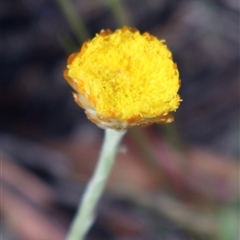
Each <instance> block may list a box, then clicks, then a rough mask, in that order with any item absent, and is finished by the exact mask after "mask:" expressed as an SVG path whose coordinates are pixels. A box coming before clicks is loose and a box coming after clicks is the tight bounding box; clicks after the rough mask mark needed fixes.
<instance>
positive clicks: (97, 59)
mask: <svg viewBox="0 0 240 240" xmlns="http://www.w3.org/2000/svg"><path fill="white" fill-rule="evenodd" d="M64 77H65V78H66V80H67V82H68V83H69V84H70V85H71V86H72V87H73V89H74V90H75V91H76V92H75V93H74V94H73V95H74V98H75V101H76V102H77V103H78V104H79V105H80V106H81V107H82V108H84V109H85V112H86V114H87V116H88V118H89V119H90V120H91V121H92V122H94V123H95V124H97V125H98V126H99V127H101V128H114V129H125V128H129V127H131V126H135V125H140V126H142V125H150V124H152V123H159V124H163V123H170V122H172V121H173V116H172V114H171V112H172V111H175V110H176V109H177V108H178V106H179V103H180V101H181V100H180V97H179V95H178V90H179V87H180V80H179V73H178V69H177V66H176V64H175V63H174V62H173V60H172V54H171V52H170V51H169V49H168V48H167V46H166V45H165V43H164V41H163V40H158V39H157V38H156V37H154V36H152V35H150V34H148V33H143V34H140V33H139V31H138V30H136V29H133V28H128V27H123V28H122V29H118V30H116V31H115V32H111V31H110V30H102V31H101V32H100V33H99V34H97V35H96V36H95V37H94V38H93V39H92V40H90V41H87V42H85V43H84V44H83V46H82V48H81V50H80V52H78V53H74V54H72V55H70V57H69V58H68V64H67V70H65V71H64Z"/></svg>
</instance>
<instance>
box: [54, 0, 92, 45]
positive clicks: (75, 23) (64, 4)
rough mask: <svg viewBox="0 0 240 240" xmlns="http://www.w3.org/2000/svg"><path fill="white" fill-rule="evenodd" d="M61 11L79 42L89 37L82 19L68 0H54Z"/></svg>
mask: <svg viewBox="0 0 240 240" xmlns="http://www.w3.org/2000/svg"><path fill="white" fill-rule="evenodd" d="M56 1H57V3H58V5H59V7H60V8H61V10H62V12H63V13H64V15H65V17H66V19H67V21H68V24H69V26H70V28H71V29H72V32H73V33H74V34H75V36H76V37H77V38H78V41H79V42H84V41H86V39H88V38H90V34H89V32H88V30H87V27H86V26H85V23H84V21H83V20H82V18H81V17H80V15H79V14H78V12H77V11H76V9H75V8H74V6H73V5H72V4H71V2H70V1H69V0H56Z"/></svg>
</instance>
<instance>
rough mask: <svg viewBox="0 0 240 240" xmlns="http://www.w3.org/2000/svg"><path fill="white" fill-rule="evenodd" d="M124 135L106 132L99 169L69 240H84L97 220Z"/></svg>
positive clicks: (83, 200) (76, 217) (81, 206)
mask: <svg viewBox="0 0 240 240" xmlns="http://www.w3.org/2000/svg"><path fill="white" fill-rule="evenodd" d="M124 133H125V131H115V130H112V129H107V130H105V137H104V142H103V146H102V150H101V154H100V157H99V160H98V163H97V167H96V169H95V171H94V174H93V176H92V178H91V180H90V182H89V183H88V186H87V189H86V191H85V193H84V195H83V199H82V202H81V204H80V205H79V208H78V210H77V214H76V216H75V219H74V220H73V223H72V225H71V228H70V231H69V234H68V236H67V240H83V239H84V237H85V235H86V234H87V231H88V230H89V228H90V227H91V225H92V223H93V221H94V218H95V209H96V205H97V203H98V200H99V199H100V197H101V195H102V193H103V190H104V187H105V185H106V182H107V179H108V177H109V174H110V171H111V169H112V166H113V164H114V160H115V156H116V153H117V149H118V146H119V143H120V141H121V139H122V137H123V135H124Z"/></svg>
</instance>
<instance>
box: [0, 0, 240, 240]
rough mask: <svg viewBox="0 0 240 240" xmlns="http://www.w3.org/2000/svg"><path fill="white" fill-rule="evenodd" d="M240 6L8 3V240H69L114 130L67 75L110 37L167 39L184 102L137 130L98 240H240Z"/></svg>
mask: <svg viewBox="0 0 240 240" xmlns="http://www.w3.org/2000/svg"><path fill="white" fill-rule="evenodd" d="M239 11H240V7H239V2H238V0H211V1H204V0H191V1H187V0H147V1H143V0H139V1H137V0H108V1H107V0H105V1H104V0H95V1H89V0H56V1H48V0H35V1H30V0H15V1H14V0H3V1H1V23H2V28H1V54H0V57H1V132H0V134H1V206H0V210H1V239H2V240H63V239H64V236H65V234H66V232H67V229H68V227H69V224H70V222H71V220H72V218H73V216H74V213H75V210H76V207H77V205H78V202H79V200H80V198H81V195H82V193H83V190H84V188H85V186H86V183H87V182H88V180H89V178H90V176H91V173H92V171H93V169H94V166H95V164H96V160H97V157H98V154H99V149H100V146H101V143H102V137H103V131H102V130H101V129H99V128H97V127H96V126H95V125H94V124H92V123H91V122H89V121H88V120H87V118H86V116H85V114H84V111H83V110H82V109H81V108H79V107H78V106H77V105H76V104H75V102H74V100H73V98H72V94H71V91H72V90H71V88H70V87H69V86H68V84H67V83H66V82H65V80H64V79H63V76H62V72H63V70H64V69H65V67H66V60H67V57H68V55H69V54H71V53H72V52H76V51H78V50H79V49H80V47H81V45H82V43H83V42H84V41H85V40H87V39H89V38H92V37H94V35H95V34H96V33H98V32H99V31H100V30H101V29H106V28H110V29H112V30H115V29H116V28H119V27H122V26H124V25H127V26H132V27H136V28H138V29H139V30H140V31H141V32H145V31H147V32H150V33H151V34H153V35H156V36H157V37H158V38H159V39H165V40H166V42H167V45H168V46H169V48H170V49H171V50H172V53H173V57H174V61H175V62H176V63H177V64H178V67H179V71H180V78H181V80H182V87H181V90H180V95H181V97H182V99H183V102H182V104H181V106H180V108H179V110H178V111H177V112H176V114H175V122H174V123H172V124H169V125H167V126H158V125H154V126H150V127H146V128H133V129H130V130H129V131H128V133H127V135H126V136H125V138H124V140H123V142H122V145H121V148H120V151H119V154H118V159H117V162H116V164H115V166H114V169H113V171H112V174H111V178H110V179H109V182H108V186H107V189H106V191H105V194H104V196H103V198H102V200H101V202H100V204H99V207H98V214H97V218H96V221H95V223H94V225H93V227H92V228H91V231H90V232H89V234H88V238H87V239H89V240H235V239H236V240H237V239H239V210H240V209H239V173H240V172H239V169H240V168H239V156H240V150H239V140H240V139H239V134H240V132H239V109H240V108H239V100H240V98H239V92H240V88H239V87H240V84H239Z"/></svg>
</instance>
